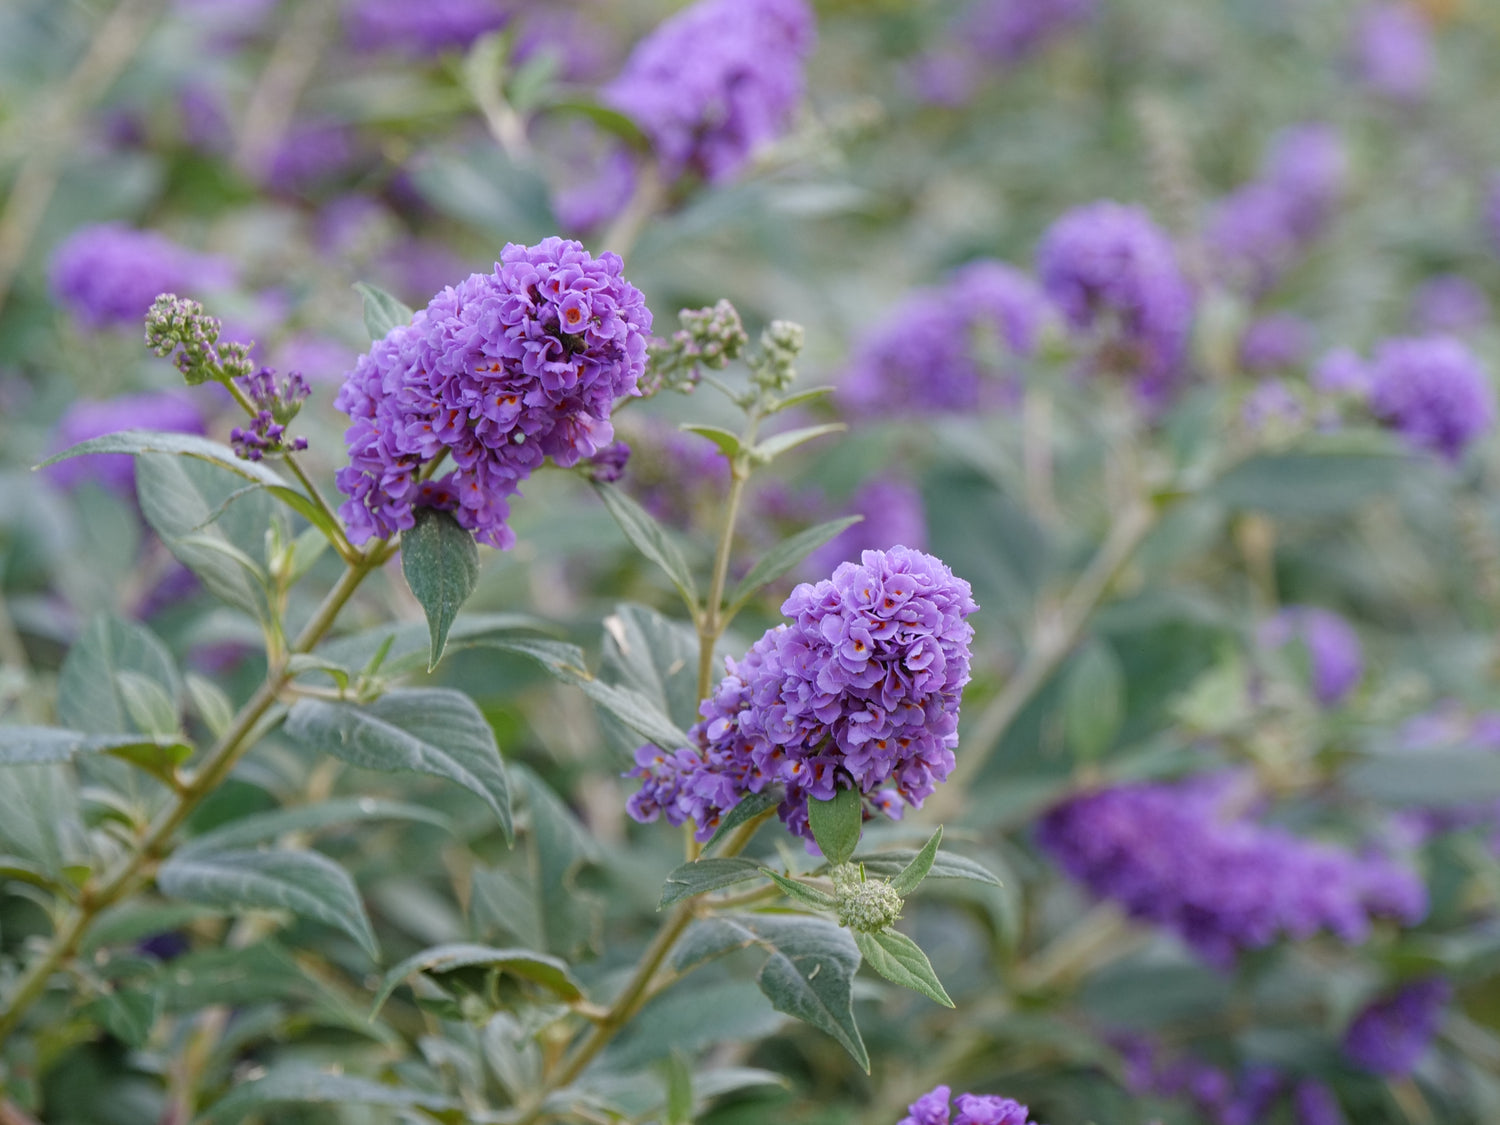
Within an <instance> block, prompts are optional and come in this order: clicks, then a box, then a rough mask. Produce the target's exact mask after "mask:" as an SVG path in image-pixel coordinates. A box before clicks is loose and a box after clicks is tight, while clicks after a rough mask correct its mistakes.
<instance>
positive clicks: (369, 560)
mask: <svg viewBox="0 0 1500 1125" xmlns="http://www.w3.org/2000/svg"><path fill="white" fill-rule="evenodd" d="M389 552H390V546H389V544H388V543H385V542H384V541H382V542H379V543H375V544H373V545H372V546H371V547H370V549H369V550H367V551H365V553H364V554H362V555H361V556H359V559H360V561H359V562H358V563H356V564H354V565H352V566H350V568H349V569H348V570H346V571H345V572H344V575H343V577H342V578H340V579H339V581H338V583H337V584H336V585H335V586H334V587H333V589H332V590H330V591H329V592H328V595H327V597H325V598H324V599H323V603H322V604H321V605H320V606H318V608H317V610H316V611H315V612H314V614H313V616H312V619H311V620H310V621H309V622H308V623H307V625H306V626H305V627H304V628H303V630H302V632H301V633H300V634H298V636H297V639H296V640H295V641H293V642H292V648H291V651H292V652H293V653H304V652H310V651H311V650H312V648H313V646H314V645H316V644H317V643H318V641H320V640H321V639H322V638H323V635H324V634H325V633H327V632H328V630H329V628H331V627H332V625H333V622H334V620H335V619H336V618H337V617H338V615H339V611H340V610H341V609H343V608H344V605H345V603H346V602H348V600H349V599H350V598H351V597H352V596H353V595H354V591H355V590H357V589H358V588H359V584H360V583H361V582H363V581H364V580H365V577H366V576H367V575H368V574H369V573H370V572H371V571H372V570H374V569H375V568H376V567H377V566H379V565H380V563H382V562H383V561H385V559H386V558H387V557H389ZM291 678H292V674H291V673H290V672H289V671H288V670H287V668H286V665H285V663H282V664H281V665H279V666H275V667H272V668H270V669H269V670H267V672H266V678H265V682H264V683H262V684H261V685H260V687H259V688H258V689H257V690H256V692H255V694H254V695H252V696H251V697H250V699H249V700H248V701H247V702H246V703H245V705H244V706H243V707H241V708H240V709H239V712H238V713H237V714H236V715H235V717H234V721H233V722H232V723H231V724H230V726H229V729H228V730H226V731H225V732H224V736H223V737H222V738H220V739H219V741H218V742H217V743H215V744H214V747H213V749H212V750H210V751H209V754H208V759H207V761H205V762H204V764H203V766H202V768H201V769H199V770H198V772H197V773H195V774H194V775H193V776H192V778H191V779H190V780H188V781H187V782H186V783H184V784H183V786H182V787H181V789H180V790H178V793H177V799H176V800H175V801H174V802H173V803H172V805H171V806H170V807H168V808H166V809H164V810H163V811H162V812H161V814H160V815H159V816H158V817H157V818H156V820H155V821H154V822H153V823H152V825H151V827H150V828H149V829H148V830H147V832H146V834H145V836H143V837H142V838H141V840H140V841H139V842H138V843H137V844H136V846H135V849H134V850H133V851H132V852H131V853H130V854H129V855H128V856H127V857H125V859H124V860H123V861H122V862H121V863H120V865H119V866H118V867H117V868H116V869H115V871H114V872H113V873H112V874H111V875H110V876H109V877H108V878H107V879H105V880H104V881H103V882H102V883H99V884H97V885H91V884H86V885H85V886H84V888H83V890H82V892H81V893H80V895H79V902H78V905H77V906H76V907H75V908H74V909H73V911H72V913H71V915H70V916H69V917H68V918H67V920H66V921H65V922H64V923H63V924H62V925H60V926H59V927H58V930H57V932H56V933H55V934H54V935H53V937H52V942H51V945H50V947H49V948H48V950H47V952H46V954H44V955H43V956H42V958H41V959H40V960H38V961H36V962H34V963H33V964H32V965H31V967H30V968H29V969H27V970H26V972H25V973H24V974H22V976H21V978H20V981H19V983H18V984H17V985H16V989H15V992H14V994H13V995H12V996H11V1000H10V1007H8V1008H6V1009H5V1011H3V1012H0V1044H3V1043H4V1042H5V1041H6V1039H7V1038H9V1036H10V1034H11V1032H13V1031H14V1030H15V1029H16V1028H17V1026H19V1024H20V1022H21V1017H22V1016H23V1015H25V1013H26V1011H27V1009H28V1008H30V1007H31V1005H32V1004H33V1003H35V1002H36V1000H37V999H38V998H39V997H40V996H41V994H42V992H43V991H44V990H45V989H46V987H47V982H48V981H49V980H50V979H51V977H52V974H53V973H54V972H56V971H57V970H58V969H59V968H61V967H62V965H63V964H64V963H65V962H66V961H67V960H68V959H69V958H70V957H72V956H73V954H74V953H75V952H77V950H78V946H79V944H80V943H81V942H82V940H83V938H84V937H85V935H87V933H88V931H89V928H90V927H91V926H92V925H93V923H94V920H95V919H96V918H98V916H99V915H100V914H101V913H102V912H103V911H104V910H105V909H107V908H108V907H110V906H112V905H114V904H115V903H116V902H118V901H119V900H120V899H122V898H124V897H125V896H126V895H128V894H130V893H131V892H132V891H134V890H135V889H137V888H138V887H139V886H140V885H141V884H142V883H144V882H146V881H147V880H148V879H150V877H151V875H152V873H153V872H154V871H155V869H156V866H157V864H158V863H159V862H160V861H161V859H162V858H163V857H164V856H166V855H167V853H168V851H169V850H170V844H171V840H172V836H173V834H174V833H175V832H176V831H177V830H178V829H179V828H181V827H182V825H183V823H184V822H185V821H186V820H187V818H188V817H189V816H190V815H192V812H193V810H194V809H196V808H197V807H198V805H199V804H200V803H201V802H202V801H203V799H204V798H205V797H207V796H208V795H209V794H210V793H211V792H213V791H214V789H215V788H217V787H218V785H219V783H220V782H222V781H223V780H224V778H225V777H227V776H228V775H229V771H230V770H232V769H233V768H234V766H235V764H236V763H237V762H238V761H239V760H240V758H241V757H243V756H244V754H245V752H246V751H247V750H249V749H250V747H251V746H253V745H254V744H255V742H256V739H255V738H253V737H251V736H252V735H253V734H254V733H255V732H256V730H257V728H258V727H259V725H260V723H261V720H262V718H263V717H264V716H265V715H266V713H267V712H269V711H270V710H271V708H272V707H273V706H274V705H275V703H276V699H277V696H278V695H279V694H280V693H281V690H282V689H283V688H284V687H285V686H286V685H287V683H288V682H290V680H291Z"/></svg>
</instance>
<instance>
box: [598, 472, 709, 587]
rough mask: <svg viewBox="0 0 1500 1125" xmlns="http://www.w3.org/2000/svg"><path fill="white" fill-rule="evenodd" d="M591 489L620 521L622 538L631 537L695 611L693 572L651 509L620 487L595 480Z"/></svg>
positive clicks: (639, 549)
mask: <svg viewBox="0 0 1500 1125" xmlns="http://www.w3.org/2000/svg"><path fill="white" fill-rule="evenodd" d="M594 491H595V492H597V493H598V494H599V498H600V499H601V500H603V501H604V506H605V508H607V509H608V510H609V514H610V515H611V516H613V517H614V520H615V522H616V523H617V524H619V525H620V530H621V531H623V532H624V533H625V538H627V539H629V540H630V542H631V543H632V544H633V545H634V546H635V549H636V550H638V551H640V552H641V554H643V555H645V556H646V557H647V558H648V559H650V560H651V561H652V562H654V563H655V564H656V565H657V566H659V567H661V568H662V570H664V571H666V574H667V577H668V578H670V579H671V580H672V585H674V586H676V587H677V592H678V593H679V594H681V595H682V599H683V601H685V602H686V603H687V604H688V606H689V608H691V609H692V610H693V612H695V613H696V612H697V607H698V586H697V583H695V582H694V581H693V572H692V571H690V570H689V569H688V565H687V559H685V558H684V557H683V554H682V548H681V547H679V546H678V545H677V543H676V541H675V540H674V539H673V538H672V537H671V535H670V534H669V533H668V532H667V529H666V528H664V527H662V525H661V524H659V523H657V522H656V519H655V517H653V516H652V515H651V513H650V512H648V511H646V509H645V508H643V507H641V506H640V505H639V504H637V503H636V502H635V501H634V500H632V499H631V498H630V497H629V496H627V495H625V493H624V492H622V491H621V490H620V489H618V488H614V487H612V486H610V485H607V484H596V485H595V486H594Z"/></svg>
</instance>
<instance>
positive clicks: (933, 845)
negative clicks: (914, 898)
mask: <svg viewBox="0 0 1500 1125" xmlns="http://www.w3.org/2000/svg"><path fill="white" fill-rule="evenodd" d="M942 839H943V826H942V825H941V824H940V825H938V827H937V831H936V832H934V833H933V834H932V835H931V836H930V837H929V838H928V840H927V843H925V844H924V845H922V850H921V851H919V852H918V853H917V854H916V856H915V857H914V858H913V859H912V861H911V862H910V863H908V864H907V865H906V866H905V867H903V868H902V869H901V873H900V874H898V875H897V876H896V877H895V878H894V879H892V880H891V890H893V891H895V892H896V893H897V894H898V895H900V896H901V897H902V898H905V897H906V896H907V895H909V894H911V893H912V891H914V890H916V889H917V885H918V884H919V883H921V881H922V880H923V879H925V878H927V873H928V872H929V871H931V870H932V862H933V860H935V859H936V858H937V851H938V844H939V843H941V842H942Z"/></svg>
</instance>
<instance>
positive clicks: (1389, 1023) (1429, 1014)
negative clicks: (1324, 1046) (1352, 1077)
mask: <svg viewBox="0 0 1500 1125" xmlns="http://www.w3.org/2000/svg"><path fill="white" fill-rule="evenodd" d="M1452 999H1453V986H1452V985H1450V984H1449V983H1448V982H1447V981H1446V980H1443V979H1442V978H1441V977H1428V978H1425V979H1423V980H1418V981H1412V982H1411V983H1409V984H1406V985H1403V986H1402V987H1401V988H1399V989H1397V990H1396V991H1395V992H1394V993H1392V994H1391V995H1389V996H1384V997H1382V998H1381V999H1379V1000H1376V1001H1374V1002H1373V1003H1371V1004H1369V1005H1368V1006H1366V1007H1365V1009H1364V1010H1363V1011H1361V1012H1360V1013H1359V1015H1357V1016H1356V1017H1355V1018H1354V1022H1353V1023H1351V1024H1350V1025H1349V1030H1348V1031H1347V1032H1345V1034H1344V1054H1345V1056H1346V1057H1347V1058H1348V1059H1349V1061H1350V1062H1352V1063H1354V1065H1355V1066H1357V1067H1360V1068H1361V1069H1363V1070H1367V1071H1369V1072H1370V1073H1371V1074H1379V1075H1384V1076H1386V1077H1389V1078H1405V1077H1406V1076H1407V1075H1409V1074H1410V1073H1411V1072H1412V1071H1413V1070H1414V1069H1415V1068H1416V1065H1417V1062H1418V1061H1419V1060H1420V1059H1421V1057H1422V1055H1423V1053H1424V1052H1425V1051H1426V1050H1427V1046H1428V1044H1429V1043H1431V1042H1432V1037H1433V1036H1434V1035H1435V1034H1437V1029H1438V1026H1439V1025H1440V1024H1441V1023H1442V1020H1443V1011H1444V1009H1445V1008H1447V1006H1448V1003H1449V1001H1451V1000H1452Z"/></svg>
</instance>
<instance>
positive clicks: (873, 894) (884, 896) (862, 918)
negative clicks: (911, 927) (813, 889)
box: [828, 863, 903, 934]
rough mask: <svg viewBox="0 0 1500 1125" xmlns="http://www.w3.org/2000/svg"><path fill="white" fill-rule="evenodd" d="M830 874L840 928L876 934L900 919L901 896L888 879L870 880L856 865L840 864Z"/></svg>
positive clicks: (861, 868)
mask: <svg viewBox="0 0 1500 1125" xmlns="http://www.w3.org/2000/svg"><path fill="white" fill-rule="evenodd" d="M828 874H829V877H830V878H832V880H833V895H834V898H836V899H837V900H838V916H839V925H840V926H844V927H847V928H848V929H851V930H858V931H859V932H860V933H866V934H875V933H879V932H880V931H881V930H884V929H886V928H887V927H888V926H890V925H891V924H892V923H893V922H895V921H896V919H897V918H899V917H901V907H902V905H903V903H902V901H901V896H900V895H899V894H897V893H896V889H895V888H894V887H892V886H891V885H890V883H888V882H887V881H886V880H884V879H867V878H866V877H865V872H864V868H863V867H861V866H859V865H857V864H853V863H841V864H839V865H838V866H836V867H834V868H833V869H832V870H831V871H830V872H829V873H828Z"/></svg>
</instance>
